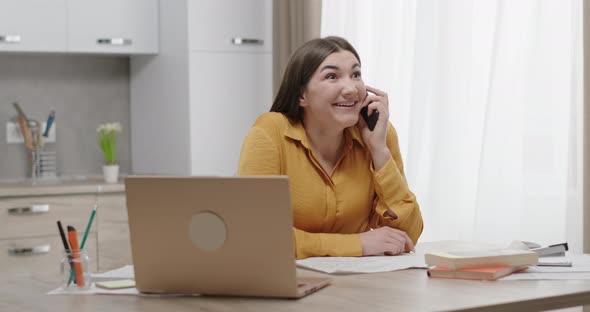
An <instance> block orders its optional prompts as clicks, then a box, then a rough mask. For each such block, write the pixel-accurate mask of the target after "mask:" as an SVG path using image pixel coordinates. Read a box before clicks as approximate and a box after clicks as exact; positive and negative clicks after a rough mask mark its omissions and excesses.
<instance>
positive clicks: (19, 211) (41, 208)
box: [8, 205, 49, 215]
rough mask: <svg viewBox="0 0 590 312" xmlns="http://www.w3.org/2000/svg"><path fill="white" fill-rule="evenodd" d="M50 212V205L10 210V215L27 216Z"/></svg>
mask: <svg viewBox="0 0 590 312" xmlns="http://www.w3.org/2000/svg"><path fill="white" fill-rule="evenodd" d="M47 212H49V205H31V206H29V207H14V208H9V209H8V213H9V214H11V215H26V214H36V213H47Z"/></svg>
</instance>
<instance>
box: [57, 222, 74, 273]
mask: <svg viewBox="0 0 590 312" xmlns="http://www.w3.org/2000/svg"><path fill="white" fill-rule="evenodd" d="M57 228H58V230H59V236H60V237H61V242H62V243H63V245H64V249H65V251H66V255H67V256H68V261H69V262H70V269H71V271H72V272H73V271H74V265H73V264H72V258H71V256H70V246H69V245H68V240H67V239H66V234H65V233H64V228H63V227H62V226H61V221H59V220H58V221H57Z"/></svg>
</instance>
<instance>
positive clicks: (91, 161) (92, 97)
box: [0, 54, 131, 180]
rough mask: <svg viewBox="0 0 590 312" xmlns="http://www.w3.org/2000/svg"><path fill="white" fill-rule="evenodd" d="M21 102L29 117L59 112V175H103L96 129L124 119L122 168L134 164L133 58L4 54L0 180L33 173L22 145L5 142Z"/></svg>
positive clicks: (0, 66) (0, 77)
mask: <svg viewBox="0 0 590 312" xmlns="http://www.w3.org/2000/svg"><path fill="white" fill-rule="evenodd" d="M14 101H17V102H19V103H20V105H21V107H22V108H23V110H24V111H25V114H27V116H28V117H29V118H30V119H37V120H39V121H44V120H46V119H47V116H48V114H49V112H50V110H51V109H55V111H56V119H55V120H56V126H57V127H56V131H57V132H56V137H57V141H56V143H47V144H46V148H47V149H50V150H55V151H56V152H57V170H58V174H59V175H61V176H78V175H99V174H102V173H101V172H102V171H101V170H102V163H103V158H102V154H101V151H100V148H99V147H98V145H97V139H96V127H97V126H98V125H99V124H100V123H103V122H120V123H121V125H122V127H123V132H122V134H121V136H120V137H119V144H118V155H119V163H120V172H121V173H127V172H129V171H130V168H131V155H130V139H129V138H130V135H129V130H130V121H129V120H130V118H129V59H128V58H126V57H112V56H99V57H96V56H81V55H75V56H74V55H35V54H25V55H23V54H18V55H17V54H2V55H0V179H2V180H4V179H9V180H10V179H21V178H25V177H26V176H27V175H28V174H29V170H28V162H27V156H26V155H27V154H26V150H25V147H24V145H23V144H7V143H6V122H7V121H9V120H12V119H14V120H16V119H15V118H16V111H15V109H14V108H13V105H12V103H13V102H14Z"/></svg>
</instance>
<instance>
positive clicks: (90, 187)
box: [0, 176, 125, 198]
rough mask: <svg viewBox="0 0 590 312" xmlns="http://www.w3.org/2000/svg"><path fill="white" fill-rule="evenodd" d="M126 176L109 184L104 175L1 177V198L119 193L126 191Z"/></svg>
mask: <svg viewBox="0 0 590 312" xmlns="http://www.w3.org/2000/svg"><path fill="white" fill-rule="evenodd" d="M124 179H125V177H120V178H119V182H118V183H114V184H107V183H105V182H104V179H103V178H102V176H93V177H60V178H58V179H55V180H46V181H38V182H36V183H33V182H32V180H31V179H13V180H1V179H0V198H2V197H21V196H43V195H62V194H92V193H118V192H124V191H125V184H124Z"/></svg>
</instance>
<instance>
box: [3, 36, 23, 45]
mask: <svg viewBox="0 0 590 312" xmlns="http://www.w3.org/2000/svg"><path fill="white" fill-rule="evenodd" d="M19 42H20V36H19V35H0V43H19Z"/></svg>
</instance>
